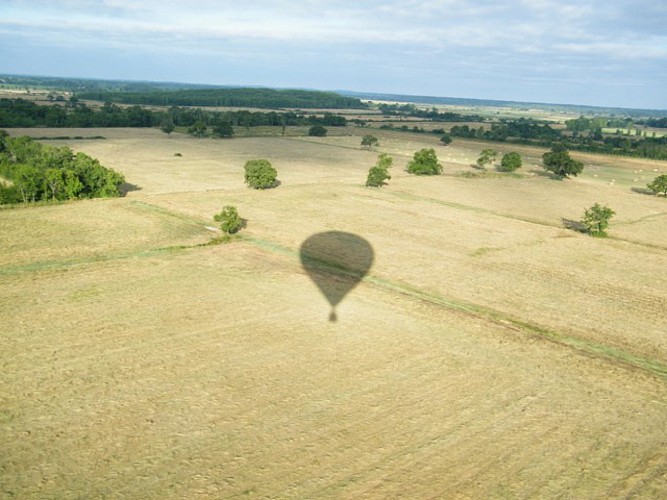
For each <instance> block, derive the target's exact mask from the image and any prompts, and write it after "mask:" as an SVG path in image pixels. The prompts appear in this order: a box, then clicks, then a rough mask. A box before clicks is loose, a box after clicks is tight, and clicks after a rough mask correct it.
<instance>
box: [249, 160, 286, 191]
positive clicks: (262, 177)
mask: <svg viewBox="0 0 667 500" xmlns="http://www.w3.org/2000/svg"><path fill="white" fill-rule="evenodd" d="M243 168H244V169H245V183H246V184H247V185H248V186H250V187H252V188H254V189H267V188H270V187H274V186H275V185H276V176H277V175H278V172H277V171H276V169H275V168H273V166H272V165H271V163H270V162H269V161H268V160H248V161H247V162H246V164H245V166H244V167H243Z"/></svg>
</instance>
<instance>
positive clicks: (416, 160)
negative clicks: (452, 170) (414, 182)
mask: <svg viewBox="0 0 667 500" xmlns="http://www.w3.org/2000/svg"><path fill="white" fill-rule="evenodd" d="M407 171H408V172H409V173H411V174H415V175H440V174H441V173H442V165H440V163H438V157H437V155H436V154H435V150H434V149H433V148H424V149H420V150H419V151H417V152H416V153H415V154H414V156H413V159H412V160H411V161H410V162H409V163H408V166H407Z"/></svg>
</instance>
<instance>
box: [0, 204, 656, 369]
mask: <svg viewBox="0 0 667 500" xmlns="http://www.w3.org/2000/svg"><path fill="white" fill-rule="evenodd" d="M391 194H393V195H395V196H397V197H399V198H402V199H409V200H417V201H428V202H431V203H438V204H441V205H445V206H448V207H452V208H456V209H460V210H468V211H475V212H483V213H487V214H492V215H495V216H498V217H504V218H509V219H514V220H521V221H523V222H527V223H531V224H539V225H543V226H548V227H558V226H557V225H551V224H547V223H544V222H540V221H534V220H526V219H523V218H518V217H514V216H510V215H506V214H499V213H495V212H492V211H489V210H485V209H480V208H477V207H471V206H467V205H462V204H458V203H451V202H446V201H441V200H435V199H432V198H426V197H421V196H414V195H411V194H407V193H391ZM129 205H130V206H132V207H134V208H136V209H138V210H140V211H150V212H152V213H156V214H160V215H161V216H164V217H171V218H176V219H178V220H180V221H182V222H185V223H187V224H190V225H193V226H197V227H201V228H202V229H205V228H206V224H207V221H206V220H205V219H200V218H197V217H192V216H190V215H186V214H183V213H179V212H176V211H174V210H169V209H166V208H164V207H160V206H158V205H153V204H150V203H146V202H143V201H131V202H129ZM207 231H208V230H207ZM238 241H242V242H247V243H250V244H252V245H254V246H255V247H257V248H260V249H262V250H265V251H270V252H273V253H277V254H280V255H283V256H288V257H290V258H292V259H294V260H295V261H296V260H298V256H299V253H298V250H296V249H293V248H289V247H286V246H283V245H280V244H278V243H275V242H273V241H269V240H266V239H261V238H255V237H246V236H239V237H238ZM622 241H626V240H622ZM626 242H628V243H633V244H638V245H641V246H648V247H654V245H644V244H641V243H635V242H631V241H626ZM204 246H206V244H205V243H204V244H195V245H174V246H167V247H159V248H152V249H146V250H141V251H134V252H119V253H110V254H106V255H104V256H99V255H95V256H86V257H80V258H75V259H65V260H53V261H43V262H34V263H30V264H25V265H17V266H3V267H0V276H1V275H5V276H7V275H17V274H22V273H34V272H42V271H56V270H60V269H66V268H71V267H76V266H85V265H89V264H94V263H100V262H108V261H114V260H125V259H131V258H145V257H154V256H156V255H160V254H165V253H169V252H183V251H189V250H194V249H196V248H198V247H204ZM315 264H316V265H319V266H321V267H322V268H323V269H324V270H328V271H335V272H338V273H343V274H354V273H346V272H345V271H344V270H341V269H339V268H332V267H331V266H328V265H327V264H326V263H324V262H322V263H315ZM364 282H366V283H369V284H372V285H373V286H377V287H380V288H383V289H385V290H390V291H392V292H395V293H400V294H402V295H406V296H409V297H412V298H416V299H418V300H421V301H425V302H428V303H430V304H433V305H437V306H439V307H444V308H446V309H449V310H451V311H457V312H459V313H462V314H465V315H467V316H472V317H475V318H478V319H482V320H484V321H489V322H492V323H495V324H497V325H500V326H502V327H504V328H507V329H511V330H513V331H518V332H521V333H522V334H524V335H530V336H532V337H536V338H541V339H544V340H548V341H550V342H553V343H556V344H558V345H561V346H565V347H568V348H571V349H573V350H575V351H578V352H581V353H584V354H586V355H590V356H595V357H597V358H601V359H605V360H607V361H610V362H615V363H620V364H622V365H625V366H628V367H632V368H638V369H641V370H644V371H647V372H649V373H652V374H654V375H657V376H660V377H665V378H667V364H666V363H664V362H663V361H660V360H657V359H651V358H648V357H642V356H638V355H636V354H633V353H631V352H627V351H625V350H622V349H618V348H614V347H611V346H608V345H605V344H601V343H597V342H593V341H590V340H587V339H583V338H581V337H577V336H573V335H568V334H564V333H560V332H557V331H554V330H550V329H547V328H544V327H542V326H540V325H538V324H535V323H531V322H527V321H524V320H522V319H520V318H515V317H512V316H510V315H508V314H506V313H502V312H500V311H497V310H494V309H491V308H488V307H484V306H480V305H479V304H472V303H466V302H462V301H457V300H453V299H451V298H447V297H444V296H442V295H439V294H435V293H432V292H426V291H424V290H422V289H420V288H418V287H414V286H413V285H410V284H408V283H403V282H400V281H396V280H390V279H387V278H383V277H380V276H374V275H372V274H371V275H368V276H366V277H365V278H364Z"/></svg>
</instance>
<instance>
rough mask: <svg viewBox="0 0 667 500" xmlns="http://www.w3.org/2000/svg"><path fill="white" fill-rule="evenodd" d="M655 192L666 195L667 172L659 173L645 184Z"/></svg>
mask: <svg viewBox="0 0 667 500" xmlns="http://www.w3.org/2000/svg"><path fill="white" fill-rule="evenodd" d="M646 187H648V188H649V189H650V190H651V191H653V192H654V193H655V194H658V193H662V194H663V195H665V196H667V174H664V175H659V176H658V177H656V178H655V179H653V181H652V182H650V183H649V184H647V185H646Z"/></svg>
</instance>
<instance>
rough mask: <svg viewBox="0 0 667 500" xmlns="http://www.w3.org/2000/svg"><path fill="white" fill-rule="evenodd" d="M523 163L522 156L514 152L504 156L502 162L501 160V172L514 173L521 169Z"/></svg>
mask: <svg viewBox="0 0 667 500" xmlns="http://www.w3.org/2000/svg"><path fill="white" fill-rule="evenodd" d="M521 163H522V162H521V155H520V154H519V153H515V152H514V151H512V152H511V153H507V154H505V155H503V158H502V160H500V171H501V172H514V171H515V170H517V169H519V168H521Z"/></svg>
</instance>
